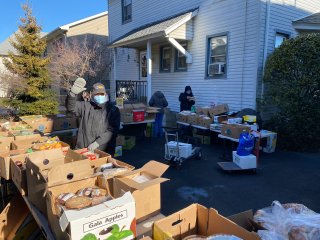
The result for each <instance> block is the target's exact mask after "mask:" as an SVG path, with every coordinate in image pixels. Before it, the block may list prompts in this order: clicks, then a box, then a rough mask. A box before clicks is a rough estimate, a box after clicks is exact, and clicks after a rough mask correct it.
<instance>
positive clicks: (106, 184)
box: [93, 157, 134, 195]
mask: <svg viewBox="0 0 320 240" xmlns="http://www.w3.org/2000/svg"><path fill="white" fill-rule="evenodd" d="M106 163H114V164H115V165H117V166H119V167H122V168H125V169H126V170H125V171H123V172H120V173H115V174H114V175H112V176H105V175H99V176H98V184H99V186H100V187H102V188H104V189H107V190H108V191H109V192H110V193H111V195H113V178H114V177H116V176H120V175H123V174H126V173H128V172H131V171H133V169H134V166H132V165H130V164H127V163H125V162H122V161H120V160H116V159H114V158H111V157H110V158H108V159H107V160H106V161H104V162H98V163H96V162H95V161H93V164H95V165H93V168H94V169H96V168H97V167H100V166H101V165H103V164H106Z"/></svg>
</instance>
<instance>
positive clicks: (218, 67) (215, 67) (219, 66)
mask: <svg viewBox="0 0 320 240" xmlns="http://www.w3.org/2000/svg"><path fill="white" fill-rule="evenodd" d="M225 66H226V64H225V63H224V62H215V63H211V64H209V66H208V75H209V76H212V75H221V74H224V73H225Z"/></svg>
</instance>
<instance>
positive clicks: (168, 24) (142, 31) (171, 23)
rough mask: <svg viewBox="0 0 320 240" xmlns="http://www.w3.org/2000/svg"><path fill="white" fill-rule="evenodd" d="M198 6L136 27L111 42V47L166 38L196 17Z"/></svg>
mask: <svg viewBox="0 0 320 240" xmlns="http://www.w3.org/2000/svg"><path fill="white" fill-rule="evenodd" d="M197 13H198V8H195V9H191V10H188V11H186V12H183V13H180V14H178V15H174V16H171V17H168V18H165V19H162V20H160V21H156V22H152V23H149V24H147V25H144V26H141V27H139V28H136V29H134V30H132V31H130V32H128V33H127V34H125V35H123V36H121V37H120V38H118V39H116V40H114V41H113V42H111V43H110V47H111V48H114V47H122V46H131V45H135V44H137V43H139V42H144V41H146V40H148V39H153V38H164V37H166V36H168V34H170V33H172V32H173V31H174V30H176V29H177V28H179V27H180V26H182V25H183V24H186V23H187V22H188V21H189V20H191V19H192V18H193V17H195V16H196V15H197Z"/></svg>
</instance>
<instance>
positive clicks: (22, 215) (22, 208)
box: [0, 195, 29, 239]
mask: <svg viewBox="0 0 320 240" xmlns="http://www.w3.org/2000/svg"><path fill="white" fill-rule="evenodd" d="M28 214H29V209H28V207H27V205H26V203H25V202H24V200H23V199H22V197H21V196H20V195H16V196H14V197H13V198H12V199H11V201H10V202H9V203H8V205H7V206H6V207H5V208H4V209H3V211H2V212H1V214H0V239H15V238H14V237H15V234H16V232H17V230H18V229H19V227H20V226H21V224H22V223H23V221H24V220H25V219H26V217H27V216H28Z"/></svg>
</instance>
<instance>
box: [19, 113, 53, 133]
mask: <svg viewBox="0 0 320 240" xmlns="http://www.w3.org/2000/svg"><path fill="white" fill-rule="evenodd" d="M21 119H22V120H23V121H24V122H25V123H27V124H28V125H29V126H31V128H32V130H34V131H39V132H42V133H51V132H52V131H53V120H52V119H51V118H48V117H45V116H42V115H31V116H25V117H22V118H21Z"/></svg>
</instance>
